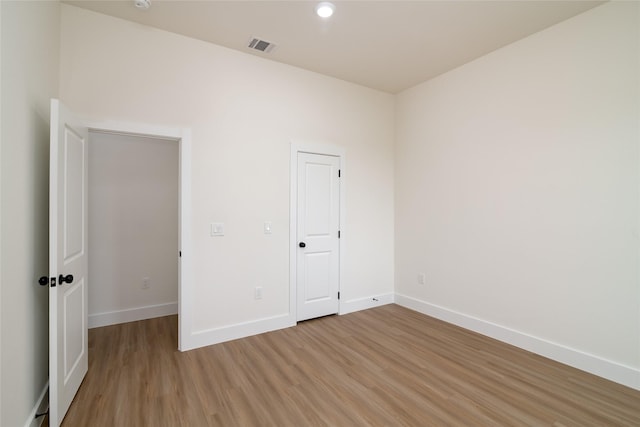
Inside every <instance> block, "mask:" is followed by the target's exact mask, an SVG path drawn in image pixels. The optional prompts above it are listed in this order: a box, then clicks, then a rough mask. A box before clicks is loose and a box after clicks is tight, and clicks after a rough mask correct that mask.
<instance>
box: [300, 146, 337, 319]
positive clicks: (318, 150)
mask: <svg viewBox="0 0 640 427" xmlns="http://www.w3.org/2000/svg"><path fill="white" fill-rule="evenodd" d="M298 153H310V154H323V155H327V156H336V157H339V158H340V170H341V178H340V242H339V250H340V260H339V264H340V266H339V273H338V275H339V279H338V290H340V288H341V287H342V278H343V277H344V274H343V272H344V265H345V259H346V258H345V254H346V252H345V246H346V240H347V237H346V223H347V221H346V211H347V208H346V206H347V205H346V203H345V201H346V193H347V192H346V185H345V182H346V180H345V171H346V170H347V167H346V165H347V153H346V150H345V149H344V147H341V146H339V145H333V144H318V143H313V142H304V141H291V153H290V161H289V162H290V171H291V174H290V177H289V182H290V187H289V188H290V193H289V318H290V321H291V322H293V323H294V324H295V323H296V321H297V319H298V318H297V311H298V310H297V287H296V268H297V261H296V260H297V253H298V252H297V249H296V248H297V247H298V242H297V241H296V235H297V230H298V218H297V211H298V208H297V206H298Z"/></svg>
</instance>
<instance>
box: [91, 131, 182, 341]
mask: <svg viewBox="0 0 640 427" xmlns="http://www.w3.org/2000/svg"><path fill="white" fill-rule="evenodd" d="M84 125H85V126H87V127H88V128H89V130H90V131H93V132H105V133H120V134H125V135H136V136H148V137H153V138H161V139H170V140H175V141H177V142H178V153H179V154H178V156H179V159H180V160H179V162H180V166H179V180H180V183H179V185H180V194H179V197H180V202H179V204H180V206H179V212H178V218H179V220H178V222H179V228H180V230H179V233H178V239H179V251H180V253H181V257H179V261H178V266H179V267H178V268H179V274H178V349H180V350H182V351H184V350H185V349H186V348H193V346H190V345H189V343H188V341H189V339H190V337H191V335H192V334H191V324H192V322H191V313H192V311H193V304H192V302H193V279H192V277H193V271H192V268H193V267H192V264H191V258H192V257H191V254H192V251H191V248H192V243H191V217H192V213H191V129H190V128H172V127H165V126H157V125H149V124H142V123H127V122H116V121H108V120H103V121H91V120H89V119H85V120H84Z"/></svg>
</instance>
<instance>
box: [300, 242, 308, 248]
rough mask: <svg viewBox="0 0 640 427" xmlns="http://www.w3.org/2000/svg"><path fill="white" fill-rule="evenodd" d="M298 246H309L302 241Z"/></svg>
mask: <svg viewBox="0 0 640 427" xmlns="http://www.w3.org/2000/svg"><path fill="white" fill-rule="evenodd" d="M298 246H300V247H301V248H304V247H305V246H307V244H306V243H305V242H300V243H298Z"/></svg>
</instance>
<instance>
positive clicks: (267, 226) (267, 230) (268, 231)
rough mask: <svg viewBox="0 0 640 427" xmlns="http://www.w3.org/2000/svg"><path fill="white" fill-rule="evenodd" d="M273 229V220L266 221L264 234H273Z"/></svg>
mask: <svg viewBox="0 0 640 427" xmlns="http://www.w3.org/2000/svg"><path fill="white" fill-rule="evenodd" d="M272 229H273V225H272V224H271V221H265V222H264V234H271V231H272Z"/></svg>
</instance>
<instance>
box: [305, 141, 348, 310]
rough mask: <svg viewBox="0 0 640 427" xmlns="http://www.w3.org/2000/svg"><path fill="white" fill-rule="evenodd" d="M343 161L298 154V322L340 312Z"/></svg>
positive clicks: (319, 155) (323, 156)
mask: <svg viewBox="0 0 640 427" xmlns="http://www.w3.org/2000/svg"><path fill="white" fill-rule="evenodd" d="M339 174H340V157H337V156H329V155H323V154H311V153H298V184H297V188H298V195H297V200H298V206H297V228H298V229H297V233H296V234H297V237H298V239H297V240H298V254H297V268H296V271H297V278H296V282H297V299H298V301H297V320H298V321H301V320H306V319H312V318H315V317H320V316H326V315H329V314H335V313H337V312H338V310H339V307H340V302H339V301H338V290H339V286H340V284H339V281H340V245H339V241H338V239H339V233H340V180H339Z"/></svg>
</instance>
